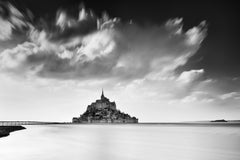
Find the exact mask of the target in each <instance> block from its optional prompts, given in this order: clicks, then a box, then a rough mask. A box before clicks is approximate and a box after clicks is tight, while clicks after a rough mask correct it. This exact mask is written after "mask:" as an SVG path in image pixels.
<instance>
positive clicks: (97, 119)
mask: <svg viewBox="0 0 240 160" xmlns="http://www.w3.org/2000/svg"><path fill="white" fill-rule="evenodd" d="M73 123H138V119H137V118H136V117H131V116H130V115H128V114H126V113H123V112H121V111H119V110H115V109H111V108H104V109H96V108H93V109H91V110H87V111H86V112H84V113H83V114H82V115H81V116H80V117H79V118H73Z"/></svg>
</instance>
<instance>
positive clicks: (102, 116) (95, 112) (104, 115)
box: [72, 90, 138, 123]
mask: <svg viewBox="0 0 240 160" xmlns="http://www.w3.org/2000/svg"><path fill="white" fill-rule="evenodd" d="M72 122H73V123H138V119H137V118H136V117H131V116H130V115H128V114H126V113H123V112H121V111H120V110H118V109H117V107H116V103H115V102H111V101H110V100H109V99H108V98H107V97H105V96H104V92H103V90H102V95H101V98H100V99H98V100H96V101H95V102H93V103H92V104H91V105H88V106H87V110H86V111H85V112H84V113H83V114H82V115H80V117H73V119H72Z"/></svg>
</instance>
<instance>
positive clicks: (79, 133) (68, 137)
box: [0, 124, 240, 160]
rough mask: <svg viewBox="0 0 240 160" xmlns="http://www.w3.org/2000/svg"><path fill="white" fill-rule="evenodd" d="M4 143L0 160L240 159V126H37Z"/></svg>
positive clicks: (0, 150)
mask: <svg viewBox="0 0 240 160" xmlns="http://www.w3.org/2000/svg"><path fill="white" fill-rule="evenodd" d="M25 127H26V128H27V129H26V130H22V131H17V132H13V133H11V135H10V136H9V137H6V138H1V139H0V159H1V160H80V159H82V160H154V159H157V160H239V159H240V127H237V126H218V125H216V126H213V125H211V126H207V125H206V126H204V125H203V126H195V125H161V124H159V125H157V124H154V125H151V124H135V125H130V124H126V125H35V126H34V125H33V126H25Z"/></svg>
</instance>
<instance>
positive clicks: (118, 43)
mask: <svg viewBox="0 0 240 160" xmlns="http://www.w3.org/2000/svg"><path fill="white" fill-rule="evenodd" d="M9 10H11V9H9ZM12 13H15V14H12V15H15V16H14V17H18V18H19V19H21V20H24V19H27V18H24V17H22V16H23V14H21V13H20V12H17V10H16V9H15V11H14V12H13V11H12ZM14 22H15V24H18V26H24V25H25V24H27V22H25V21H21V22H20V21H17V20H14ZM43 22H44V25H39V23H38V24H33V23H32V24H31V25H28V26H29V28H28V30H27V31H26V33H27V35H29V37H28V41H27V42H24V43H22V44H19V45H18V46H16V47H15V48H12V49H6V50H4V51H3V52H2V53H0V66H1V67H0V69H1V70H2V71H7V72H8V73H9V72H11V73H14V74H17V75H23V76H26V75H25V74H29V73H31V75H32V73H35V76H37V77H44V78H54V79H70V80H71V79H73V80H79V79H82V80H83V79H85V80H88V79H92V80H98V79H115V80H117V81H118V80H120V81H122V82H124V81H132V80H136V79H141V78H144V77H148V78H150V77H151V78H152V79H159V78H161V77H167V76H171V75H172V74H174V71H175V69H176V68H178V67H179V66H182V65H184V64H185V63H186V62H187V61H188V59H189V58H190V57H191V56H193V55H194V54H195V53H196V52H197V50H198V48H199V47H200V45H201V42H202V40H203V39H204V38H205V36H206V30H207V29H206V23H205V22H202V23H200V25H199V26H196V27H193V28H192V29H189V30H188V31H186V32H184V31H183V30H182V27H183V23H182V22H183V19H182V18H176V19H171V20H169V21H167V22H166V23H163V24H162V25H148V26H142V25H138V24H135V23H130V22H123V21H121V20H120V19H119V18H110V16H108V15H107V14H106V13H105V14H103V16H102V17H100V18H99V17H97V16H96V15H95V14H94V13H93V12H92V11H91V10H87V9H85V8H84V7H82V8H80V10H79V15H78V17H74V16H72V15H70V14H69V13H68V12H67V10H59V11H58V12H57V14H56V21H55V23H50V22H48V21H47V20H43ZM40 26H42V27H40ZM203 72H204V71H203V70H193V71H189V72H184V73H182V75H180V77H179V79H178V81H179V82H182V83H187V82H190V81H194V80H195V79H197V78H198V77H200V76H201V75H202V74H203Z"/></svg>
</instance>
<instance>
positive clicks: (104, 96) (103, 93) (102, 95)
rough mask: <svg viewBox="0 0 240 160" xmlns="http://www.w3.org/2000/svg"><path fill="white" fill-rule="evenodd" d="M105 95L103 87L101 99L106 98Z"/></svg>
mask: <svg viewBox="0 0 240 160" xmlns="http://www.w3.org/2000/svg"><path fill="white" fill-rule="evenodd" d="M104 98H105V96H104V92H103V89H102V95H101V99H104Z"/></svg>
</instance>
